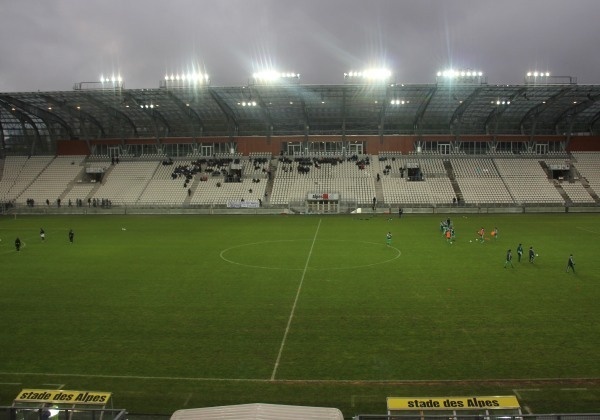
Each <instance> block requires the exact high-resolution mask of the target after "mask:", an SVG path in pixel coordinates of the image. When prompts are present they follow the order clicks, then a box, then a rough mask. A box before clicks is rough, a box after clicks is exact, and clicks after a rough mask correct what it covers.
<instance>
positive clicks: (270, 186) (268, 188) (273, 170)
mask: <svg viewBox="0 0 600 420" xmlns="http://www.w3.org/2000/svg"><path fill="white" fill-rule="evenodd" d="M269 170H270V171H271V179H267V186H266V187H265V194H266V197H264V201H267V202H268V201H269V200H270V199H271V194H272V193H273V184H274V183H275V175H276V172H277V159H271V160H270V161H269Z"/></svg>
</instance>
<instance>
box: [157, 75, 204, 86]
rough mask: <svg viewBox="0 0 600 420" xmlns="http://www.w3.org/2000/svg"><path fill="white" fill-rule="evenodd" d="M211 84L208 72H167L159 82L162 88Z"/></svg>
mask: <svg viewBox="0 0 600 420" xmlns="http://www.w3.org/2000/svg"><path fill="white" fill-rule="evenodd" d="M201 86H210V77H209V76H208V74H206V73H182V74H179V73H177V74H175V73H171V74H165V77H164V78H163V79H162V80H161V81H160V82H159V87H160V88H161V89H170V88H173V89H178V88H197V87H201Z"/></svg>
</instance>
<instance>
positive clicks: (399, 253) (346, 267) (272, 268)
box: [219, 239, 402, 271]
mask: <svg viewBox="0 0 600 420" xmlns="http://www.w3.org/2000/svg"><path fill="white" fill-rule="evenodd" d="M298 241H301V239H299V240H296V239H283V240H278V241H261V242H253V243H249V244H242V245H235V246H232V247H229V248H226V249H224V250H222V251H221V253H220V254H219V256H220V257H221V259H222V260H223V261H226V262H228V263H230V264H235V265H239V266H242V267H249V268H260V269H264V270H289V271H300V270H306V269H307V268H306V267H305V268H301V267H298V268H293V267H292V268H290V267H268V266H262V265H254V264H244V263H239V262H237V261H234V260H231V259H229V258H227V257H226V256H225V255H226V254H227V253H228V252H229V251H231V250H232V249H237V248H242V247H245V246H256V245H263V244H268V243H280V242H298ZM319 242H348V241H344V240H340V239H321V240H319ZM358 243H363V244H367V245H377V246H381V247H383V246H385V245H384V244H379V243H375V242H367V241H358ZM387 248H390V249H393V250H395V251H396V255H394V256H393V257H392V258H388V259H387V260H383V261H379V262H374V263H370V264H363V265H353V266H343V267H330V266H328V267H325V268H310V267H309V268H308V270H311V271H320V270H354V269H356V268H365V267H373V266H375V265H380V264H385V263H388V262H391V261H394V260H397V259H398V258H400V256H401V255H402V252H401V251H400V250H399V249H398V248H396V247H394V246H387Z"/></svg>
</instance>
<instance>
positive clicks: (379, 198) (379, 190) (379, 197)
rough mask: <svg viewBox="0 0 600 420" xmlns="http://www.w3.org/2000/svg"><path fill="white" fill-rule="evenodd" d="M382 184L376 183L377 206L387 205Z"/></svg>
mask: <svg viewBox="0 0 600 420" xmlns="http://www.w3.org/2000/svg"><path fill="white" fill-rule="evenodd" d="M381 184H382V182H381V181H379V182H377V180H376V181H375V198H377V206H378V207H379V205H382V204H385V197H384V196H383V185H381Z"/></svg>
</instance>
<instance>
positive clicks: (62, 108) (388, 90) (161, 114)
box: [0, 83, 600, 140]
mask: <svg viewBox="0 0 600 420" xmlns="http://www.w3.org/2000/svg"><path fill="white" fill-rule="evenodd" d="M599 99H600V85H577V84H574V83H567V84H539V85H534V84H523V85H487V84H472V85H470V84H451V83H448V84H443V83H438V84H428V85H410V84H387V85H382V84H379V85H377V84H345V85H298V84H296V85H294V84H290V85H248V86H237V87H212V86H202V87H193V88H192V87H190V88H164V87H163V88H157V89H137V90H128V89H90V90H85V89H79V90H73V91H58V92H19V93H0V125H1V127H2V129H3V130H2V132H0V133H1V134H0V135H2V136H3V137H4V140H6V139H7V138H9V137H11V136H14V137H19V135H20V134H21V135H32V133H37V134H36V135H39V136H44V135H47V136H49V137H50V138H51V139H53V140H56V139H86V140H93V139H103V138H106V139H109V138H112V139H115V138H119V139H130V138H158V139H160V138H166V137H193V138H200V137H207V136H253V135H259V136H285V135H367V134H369V135H393V134H408V135H428V134H451V135H456V136H459V135H494V134H520V135H542V134H571V133H573V134H574V133H586V134H594V133H595V132H596V131H598V129H599V128H600V127H599V126H598V120H599V119H600V100H599ZM0 140H1V139H0Z"/></svg>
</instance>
